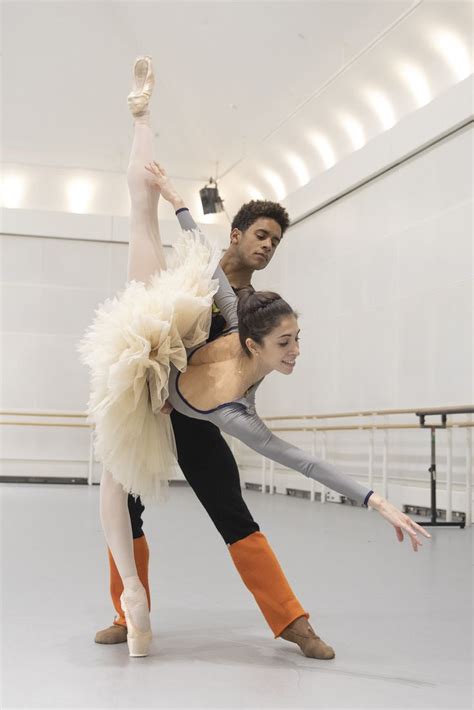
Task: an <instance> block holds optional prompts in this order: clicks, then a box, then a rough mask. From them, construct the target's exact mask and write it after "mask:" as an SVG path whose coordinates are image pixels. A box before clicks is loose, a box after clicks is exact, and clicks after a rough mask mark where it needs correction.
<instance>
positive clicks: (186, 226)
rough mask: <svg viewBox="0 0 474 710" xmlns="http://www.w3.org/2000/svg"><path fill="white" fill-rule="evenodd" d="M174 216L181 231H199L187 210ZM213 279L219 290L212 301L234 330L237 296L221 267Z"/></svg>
mask: <svg viewBox="0 0 474 710" xmlns="http://www.w3.org/2000/svg"><path fill="white" fill-rule="evenodd" d="M176 216H177V218H178V221H179V224H180V226H181V229H183V230H185V231H186V230H190V231H191V230H193V229H199V227H198V226H197V224H196V222H195V221H194V219H193V218H192V215H191V213H190V211H189V210H188V209H187V208H184V207H183V208H182V209H180V210H178V211H177V213H176ZM213 278H215V279H217V280H218V281H219V288H218V290H217V292H216V294H215V296H214V301H215V303H216V306H217V307H218V309H219V310H220V312H221V314H222V316H223V317H224V318H225V321H226V323H227V326H228V327H229V328H236V327H237V326H238V325H239V321H238V318H237V301H238V299H237V296H236V295H235V293H234V291H233V289H232V286H231V285H230V283H229V281H228V279H227V276H226V275H225V273H224V272H223V271H222V269H221V267H220V266H218V267H217V269H216V270H215V272H214V276H213Z"/></svg>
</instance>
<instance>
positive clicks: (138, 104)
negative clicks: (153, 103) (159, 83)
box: [127, 56, 155, 116]
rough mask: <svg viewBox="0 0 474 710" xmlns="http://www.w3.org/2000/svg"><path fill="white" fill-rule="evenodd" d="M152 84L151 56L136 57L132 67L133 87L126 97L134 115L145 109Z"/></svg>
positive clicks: (153, 83)
mask: <svg viewBox="0 0 474 710" xmlns="http://www.w3.org/2000/svg"><path fill="white" fill-rule="evenodd" d="M154 85H155V75H154V73H153V65H152V63H151V57H149V56H144V57H138V58H137V59H136V61H135V65H134V67H133V89H132V91H131V92H130V93H129V95H128V97H127V103H128V108H129V109H130V111H131V112H132V114H133V115H134V116H139V115H140V114H142V113H143V112H144V111H146V110H147V108H148V103H149V101H150V98H151V95H152V93H153V87H154Z"/></svg>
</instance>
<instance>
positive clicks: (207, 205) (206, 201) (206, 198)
mask: <svg viewBox="0 0 474 710" xmlns="http://www.w3.org/2000/svg"><path fill="white" fill-rule="evenodd" d="M199 195H200V197H201V204H202V211H203V212H204V214H216V212H223V211H224V204H223V203H224V200H223V199H222V198H221V197H220V195H219V190H218V189H217V183H216V181H215V180H213V179H212V178H209V182H208V183H207V185H205V186H204V187H203V188H202V189H201V190H199Z"/></svg>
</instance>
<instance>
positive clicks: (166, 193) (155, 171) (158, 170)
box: [145, 161, 185, 210]
mask: <svg viewBox="0 0 474 710" xmlns="http://www.w3.org/2000/svg"><path fill="white" fill-rule="evenodd" d="M145 170H148V172H149V173H151V176H152V182H153V184H154V185H155V186H156V187H157V188H158V189H159V191H160V192H161V194H162V195H163V197H164V199H165V200H166V201H167V202H171V204H172V205H173V207H174V208H175V210H178V209H180V208H181V207H185V204H184V200H183V198H182V197H181V195H180V194H179V193H178V191H177V190H176V188H175V186H174V185H173V183H172V182H171V180H170V179H169V177H168V176H167V174H166V170H165V169H164V168H163V167H162V166H161V165H160V164H159V163H157V162H156V161H154V162H153V163H148V165H145Z"/></svg>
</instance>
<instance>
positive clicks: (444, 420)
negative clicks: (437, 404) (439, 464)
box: [416, 406, 474, 529]
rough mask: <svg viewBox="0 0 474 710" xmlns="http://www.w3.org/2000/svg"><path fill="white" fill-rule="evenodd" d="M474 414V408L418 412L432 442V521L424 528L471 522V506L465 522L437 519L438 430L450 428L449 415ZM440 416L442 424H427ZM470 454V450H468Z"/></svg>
mask: <svg viewBox="0 0 474 710" xmlns="http://www.w3.org/2000/svg"><path fill="white" fill-rule="evenodd" d="M473 412H474V407H472V406H468V407H444V408H442V409H433V408H430V409H423V410H419V411H418V412H416V416H417V417H418V418H419V420H420V427H421V428H422V429H430V441H431V461H430V467H429V468H428V471H429V473H430V488H431V520H430V521H429V522H424V521H423V525H424V526H431V527H459V528H461V529H462V528H464V526H465V524H466V519H467V520H468V521H470V515H469V506H468V510H466V516H465V518H464V520H461V521H460V522H458V523H456V522H452V521H449V522H448V521H446V522H444V521H439V520H438V519H437V514H438V512H437V509H436V429H446V428H447V426H448V415H449V414H472V413H473ZM432 416H440V417H441V423H438V424H433V423H428V422H426V417H432ZM468 454H469V449H468ZM466 475H467V476H472V459H471V462H470V463H469V462H468V465H467V471H466ZM469 483H470V481H468V482H467V487H469Z"/></svg>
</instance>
